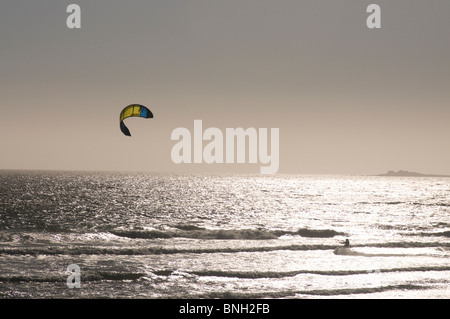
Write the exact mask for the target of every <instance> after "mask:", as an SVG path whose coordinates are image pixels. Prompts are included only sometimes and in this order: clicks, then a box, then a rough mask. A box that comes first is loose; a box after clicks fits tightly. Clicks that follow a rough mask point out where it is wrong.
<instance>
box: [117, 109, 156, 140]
mask: <svg viewBox="0 0 450 319" xmlns="http://www.w3.org/2000/svg"><path fill="white" fill-rule="evenodd" d="M133 116H137V117H143V118H146V119H150V118H153V113H152V112H151V111H150V110H149V109H148V108H146V107H145V106H143V105H140V104H130V105H128V106H127V107H126V108H124V109H123V110H122V112H120V130H121V131H122V133H123V134H125V135H126V136H131V133H130V130H129V129H128V127H126V126H125V123H124V122H123V120H125V119H126V118H128V117H133Z"/></svg>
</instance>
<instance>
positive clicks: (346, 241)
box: [344, 238, 350, 247]
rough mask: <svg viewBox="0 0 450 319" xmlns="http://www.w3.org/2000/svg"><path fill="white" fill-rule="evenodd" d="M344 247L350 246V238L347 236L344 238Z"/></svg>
mask: <svg viewBox="0 0 450 319" xmlns="http://www.w3.org/2000/svg"><path fill="white" fill-rule="evenodd" d="M344 247H350V240H348V238H347V239H346V240H345V243H344Z"/></svg>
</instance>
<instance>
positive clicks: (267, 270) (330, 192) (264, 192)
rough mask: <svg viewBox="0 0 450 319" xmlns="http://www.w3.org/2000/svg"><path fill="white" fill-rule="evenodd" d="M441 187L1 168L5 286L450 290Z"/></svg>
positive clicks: (47, 293) (158, 291)
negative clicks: (74, 276) (77, 282)
mask: <svg viewBox="0 0 450 319" xmlns="http://www.w3.org/2000/svg"><path fill="white" fill-rule="evenodd" d="M449 198H450V179H449V178H424V177H421V178H398V177H397V178H395V177H354V176H347V177H345V176H287V175H286V176H235V175H230V176H226V175H220V176H219V175H218V176H212V175H211V176H207V175H188V174H186V175H183V174H179V175H170V174H150V173H148V174H144V173H142V174H138V173H89V172H39V171H0V298H56V297H57V298H61V297H62V298H79V297H82V298H103V297H111V298H449V297H450V289H449V287H450V285H449V283H450V263H449V257H450V241H449V237H450V217H449V214H450V202H449ZM345 238H349V239H350V242H351V244H352V249H351V250H342V249H341V250H338V251H335V248H336V247H338V246H342V242H343V241H344V239H345ZM70 264H77V265H78V266H79V267H80V269H81V288H79V289H76V288H75V289H69V288H68V287H67V283H66V282H67V281H66V280H67V277H68V276H69V273H67V271H66V269H67V266H68V265H70Z"/></svg>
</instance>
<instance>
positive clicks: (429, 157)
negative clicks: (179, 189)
mask: <svg viewBox="0 0 450 319" xmlns="http://www.w3.org/2000/svg"><path fill="white" fill-rule="evenodd" d="M70 3H77V4H79V5H80V7H81V29H79V30H74V29H68V28H67V26H66V19H67V16H68V15H69V14H68V13H66V7H67V6H68V4H70ZM370 3H377V4H379V5H380V6H381V26H382V27H381V29H378V30H370V29H368V28H367V26H366V18H367V16H368V15H369V14H368V13H366V7H367V6H368V5H369V4H370ZM449 16H450V1H444V0H439V1H438V0H431V1H423V0H394V1H387V0H386V1H380V0H371V1H355V0H341V1H336V0H320V1H317V0H305V1H302V0H279V1H275V0H220V1H219V0H154V1H148V0H145V1H144V0H142V1H137V0H130V1H118V0H108V1H106V0H105V1H100V0H89V1H87V0H73V1H59V0H41V1H32V0H26V1H21V0H2V1H1V2H0V108H1V109H0V110H1V114H0V143H1V156H0V169H70V170H142V171H174V170H175V171H186V172H189V171H191V172H199V171H202V170H205V171H208V172H216V171H217V172H223V171H227V170H229V171H232V172H249V173H257V172H259V167H260V164H254V165H243V164H240V165H238V164H234V165H233V164H222V165H220V164H211V165H207V164H202V165H200V164H190V165H189V164H182V165H176V164H173V163H172V160H171V157H170V151H171V148H172V146H173V145H174V144H175V142H174V141H171V139H170V135H171V132H172V130H174V129H175V128H177V127H186V128H189V129H191V130H193V121H194V120H195V119H201V120H203V126H204V128H207V127H218V128H220V129H223V130H225V128H227V127H232V128H235V127H243V128H248V127H255V128H259V127H267V128H272V127H274V128H279V129H280V159H279V160H280V170H279V173H300V174H316V173H324V174H377V173H383V172H385V171H387V170H398V169H405V170H411V171H420V172H423V173H442V174H450V164H449V163H450V143H449V138H450V104H449V101H450V36H449V32H450V19H449ZM131 103H141V104H144V105H146V106H148V107H149V108H150V109H151V110H152V112H153V113H154V115H155V118H154V119H152V120H144V119H136V118H132V119H128V121H127V122H126V123H127V126H128V127H129V129H130V131H131V133H132V135H133V136H132V137H131V138H129V137H125V136H124V135H123V134H122V133H121V132H120V129H119V113H120V111H121V110H122V108H123V107H125V106H126V105H128V104H131Z"/></svg>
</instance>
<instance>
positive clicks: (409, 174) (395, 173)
mask: <svg viewBox="0 0 450 319" xmlns="http://www.w3.org/2000/svg"><path fill="white" fill-rule="evenodd" d="M375 176H400V177H402V176H403V177H405V176H406V177H408V176H409V177H450V175H440V174H422V173H417V172H409V171H403V170H399V171H398V172H394V171H388V172H387V173H385V174H379V175H375Z"/></svg>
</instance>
